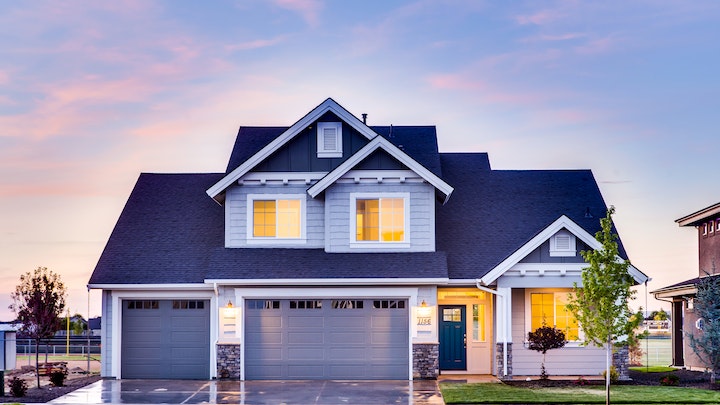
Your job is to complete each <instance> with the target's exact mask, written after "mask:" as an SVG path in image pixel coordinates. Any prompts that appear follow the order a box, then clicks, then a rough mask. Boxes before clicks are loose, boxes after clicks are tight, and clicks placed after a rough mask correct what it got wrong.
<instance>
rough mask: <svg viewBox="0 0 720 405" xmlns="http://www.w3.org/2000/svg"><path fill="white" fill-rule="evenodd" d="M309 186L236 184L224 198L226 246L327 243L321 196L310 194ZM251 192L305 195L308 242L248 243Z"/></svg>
mask: <svg viewBox="0 0 720 405" xmlns="http://www.w3.org/2000/svg"><path fill="white" fill-rule="evenodd" d="M306 190H307V186H302V185H284V186H282V185H277V186H276V185H266V186H247V185H245V186H233V187H231V188H229V189H228V191H227V196H226V200H225V247H228V248H233V247H252V248H262V247H282V248H298V249H307V248H322V247H324V246H325V235H324V230H325V219H324V215H325V210H324V208H323V202H322V200H320V199H312V198H310V197H309V196H308V195H307V191H306ZM248 194H273V195H278V194H292V195H304V196H305V210H306V212H305V227H306V237H307V238H306V241H305V243H297V244H295V243H291V244H282V245H279V244H277V243H273V242H272V241H269V242H268V243H258V242H257V241H254V243H252V244H248V243H247V226H248V218H247V196H248Z"/></svg>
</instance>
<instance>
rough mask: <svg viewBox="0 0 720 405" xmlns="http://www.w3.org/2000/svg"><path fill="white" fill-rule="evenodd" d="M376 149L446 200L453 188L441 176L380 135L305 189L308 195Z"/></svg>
mask: <svg viewBox="0 0 720 405" xmlns="http://www.w3.org/2000/svg"><path fill="white" fill-rule="evenodd" d="M378 149H383V150H385V151H386V152H387V153H389V154H390V155H391V156H392V157H394V158H395V159H397V160H399V161H400V162H402V163H403V164H404V165H405V166H407V167H409V168H410V170H412V171H413V172H415V173H417V174H418V175H419V176H420V177H422V178H423V179H424V180H425V181H427V182H428V183H430V184H432V185H433V186H434V187H435V188H436V189H437V190H438V191H440V192H441V193H443V195H444V196H445V200H444V201H443V204H445V203H446V202H447V201H448V199H449V198H450V194H452V192H453V190H454V189H453V188H452V187H451V186H450V185H449V184H447V183H445V182H444V181H443V180H442V179H441V178H439V177H438V176H436V175H435V174H433V173H432V172H431V171H430V170H428V169H426V168H425V167H424V166H423V165H421V164H420V163H418V162H416V161H415V160H414V159H413V158H411V157H410V156H408V154H407V153H405V152H403V151H402V150H400V149H399V148H398V147H397V146H395V145H393V144H392V143H391V142H390V141H388V140H387V139H385V138H383V137H381V136H377V137H375V138H374V139H373V140H372V141H370V142H369V143H368V144H367V145H365V146H364V147H363V148H362V149H360V150H358V151H357V152H355V154H354V155H352V156H350V157H349V158H348V159H347V160H346V161H344V162H343V163H342V164H341V165H340V166H338V167H336V168H335V170H333V171H331V172H330V173H328V174H327V175H326V176H325V177H323V178H322V179H320V181H318V182H317V183H315V184H314V185H313V186H312V187H310V188H309V189H308V190H307V192H308V194H309V195H310V197H312V198H315V197H317V196H318V194H320V193H322V192H323V191H325V189H327V188H328V187H329V186H330V185H331V184H333V183H335V181H337V180H338V179H339V178H340V177H342V176H343V175H345V174H346V173H347V172H349V171H350V170H351V169H352V168H353V167H355V166H356V165H357V164H358V163H360V162H361V161H362V160H363V159H365V158H366V157H368V156H369V155H370V154H371V153H373V152H374V151H376V150H378Z"/></svg>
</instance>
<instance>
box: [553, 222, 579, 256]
mask: <svg viewBox="0 0 720 405" xmlns="http://www.w3.org/2000/svg"><path fill="white" fill-rule="evenodd" d="M563 236H567V237H569V238H570V240H569V242H568V243H569V247H568V248H567V249H561V248H559V247H558V237H563ZM575 256H577V238H576V237H575V235H573V234H572V232H570V231H568V230H566V229H562V230H560V231H558V232H556V233H555V234H554V235H553V236H551V237H550V257H575Z"/></svg>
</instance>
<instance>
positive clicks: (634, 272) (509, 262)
mask: <svg viewBox="0 0 720 405" xmlns="http://www.w3.org/2000/svg"><path fill="white" fill-rule="evenodd" d="M563 228H565V229H567V230H568V231H570V233H572V234H573V235H575V237H576V238H580V240H582V241H583V242H585V244H586V245H588V246H589V247H590V248H592V249H593V250H598V249H601V248H602V244H601V243H600V242H598V240H597V239H595V237H594V236H592V235H590V233H588V232H587V231H586V230H584V229H583V228H582V227H580V226H579V225H578V224H576V223H575V222H574V221H573V220H571V219H570V218H568V217H567V216H565V215H562V216H561V217H560V218H558V219H556V220H555V222H553V223H552V224H550V225H549V226H548V227H547V228H545V229H543V230H542V231H541V232H540V233H538V234H537V235H535V237H534V238H532V239H530V241H529V242H527V243H526V244H525V245H523V246H521V247H520V249H518V250H516V251H515V252H514V253H513V254H511V255H510V256H508V258H507V259H505V260H503V261H502V262H501V263H500V264H498V265H497V266H495V268H493V269H492V270H490V271H489V272H488V273H487V274H485V275H484V276H483V277H481V278H480V279H479V281H480V283H482V284H483V285H490V284H492V283H494V282H495V281H496V280H497V279H498V278H500V276H502V275H503V274H505V272H506V271H508V270H510V269H511V268H512V267H514V266H515V265H517V264H518V263H519V262H520V260H522V259H523V258H524V257H526V256H527V255H529V254H530V253H531V252H532V251H533V250H535V249H537V248H538V247H539V246H540V245H542V244H543V242H545V241H546V240H548V239H550V237H551V236H553V235H554V234H556V233H557V232H558V231H560V230H561V229H563ZM617 260H618V261H622V260H623V259H622V258H621V257H619V256H618V257H617ZM585 267H587V266H585ZM628 273H629V274H630V275H631V276H632V277H633V279H634V280H635V281H636V282H637V283H638V284H642V283H644V282H645V281H647V280H648V277H647V276H646V275H645V274H644V273H643V272H641V271H640V270H638V269H637V268H636V267H635V266H633V265H630V267H629V268H628Z"/></svg>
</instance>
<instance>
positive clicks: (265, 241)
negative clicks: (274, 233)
mask: <svg viewBox="0 0 720 405" xmlns="http://www.w3.org/2000/svg"><path fill="white" fill-rule="evenodd" d="M306 243H307V239H302V238H301V239H280V238H267V239H260V238H253V239H250V238H248V240H247V244H248V245H304V244H306Z"/></svg>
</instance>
